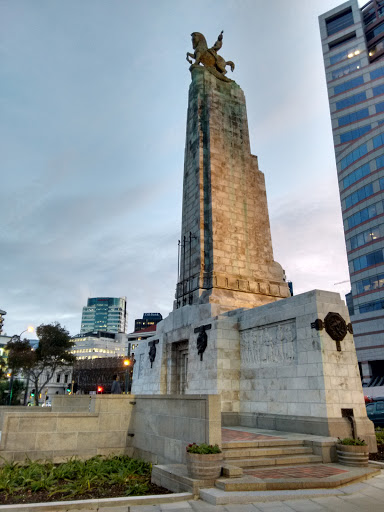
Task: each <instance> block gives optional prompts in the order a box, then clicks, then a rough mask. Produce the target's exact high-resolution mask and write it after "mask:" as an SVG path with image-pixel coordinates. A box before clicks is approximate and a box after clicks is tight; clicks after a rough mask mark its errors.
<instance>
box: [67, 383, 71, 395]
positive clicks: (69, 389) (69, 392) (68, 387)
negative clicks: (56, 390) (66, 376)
mask: <svg viewBox="0 0 384 512" xmlns="http://www.w3.org/2000/svg"><path fill="white" fill-rule="evenodd" d="M67 393H68V395H70V394H71V386H69V385H68V386H67Z"/></svg>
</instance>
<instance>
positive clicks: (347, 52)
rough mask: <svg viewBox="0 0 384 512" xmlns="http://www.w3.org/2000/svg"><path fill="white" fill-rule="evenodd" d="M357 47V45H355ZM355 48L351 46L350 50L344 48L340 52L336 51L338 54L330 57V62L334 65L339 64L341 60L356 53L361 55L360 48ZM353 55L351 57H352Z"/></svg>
mask: <svg viewBox="0 0 384 512" xmlns="http://www.w3.org/2000/svg"><path fill="white" fill-rule="evenodd" d="M355 48H356V47H355ZM355 48H353V47H352V48H351V49H349V50H343V51H342V52H340V53H336V55H332V57H330V58H329V62H330V64H331V66H332V64H337V63H338V62H340V61H341V60H344V59H346V58H347V57H349V58H352V57H354V56H355V55H359V53H360V50H356V49H355ZM350 56H351V57H350Z"/></svg>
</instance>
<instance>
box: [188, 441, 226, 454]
mask: <svg viewBox="0 0 384 512" xmlns="http://www.w3.org/2000/svg"><path fill="white" fill-rule="evenodd" d="M186 450H187V452H188V453H200V454H208V453H221V450H220V448H219V446H218V445H217V444H215V445H212V444H206V443H201V444H196V443H191V444H189V445H188V446H187V447H186Z"/></svg>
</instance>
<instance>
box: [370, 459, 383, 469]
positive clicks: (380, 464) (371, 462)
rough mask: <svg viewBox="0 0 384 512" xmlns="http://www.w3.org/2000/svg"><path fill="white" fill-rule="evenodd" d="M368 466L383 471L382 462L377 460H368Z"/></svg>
mask: <svg viewBox="0 0 384 512" xmlns="http://www.w3.org/2000/svg"><path fill="white" fill-rule="evenodd" d="M369 465H370V466H376V467H378V468H380V469H384V462H379V461H377V460H370V461H369Z"/></svg>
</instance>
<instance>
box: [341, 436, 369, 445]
mask: <svg viewBox="0 0 384 512" xmlns="http://www.w3.org/2000/svg"><path fill="white" fill-rule="evenodd" d="M338 439H339V443H340V444H343V445H345V446H367V443H366V442H365V441H364V440H363V439H360V437H358V438H357V439H354V438H353V437H344V439H340V437H339V438H338Z"/></svg>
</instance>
